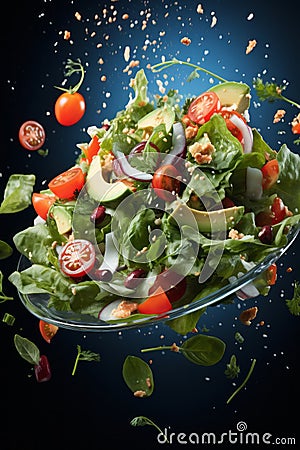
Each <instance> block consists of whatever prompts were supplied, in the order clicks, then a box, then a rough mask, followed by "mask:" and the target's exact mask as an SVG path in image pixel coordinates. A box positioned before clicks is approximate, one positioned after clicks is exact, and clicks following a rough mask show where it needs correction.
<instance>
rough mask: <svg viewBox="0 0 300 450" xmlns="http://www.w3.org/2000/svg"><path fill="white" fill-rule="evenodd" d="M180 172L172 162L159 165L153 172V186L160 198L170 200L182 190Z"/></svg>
mask: <svg viewBox="0 0 300 450" xmlns="http://www.w3.org/2000/svg"><path fill="white" fill-rule="evenodd" d="M178 176H179V172H178V170H177V169H176V168H175V167H174V166H172V165H171V164H166V165H164V166H161V167H159V168H158V169H157V170H156V171H155V172H154V174H153V178H152V182H151V183H152V187H153V189H154V192H155V193H156V195H157V196H158V197H159V198H162V199H163V200H165V201H167V202H170V201H172V200H174V198H175V194H178V193H179V191H180V185H181V183H180V180H179V179H178Z"/></svg>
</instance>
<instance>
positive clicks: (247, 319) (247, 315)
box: [239, 306, 258, 326]
mask: <svg viewBox="0 0 300 450" xmlns="http://www.w3.org/2000/svg"><path fill="white" fill-rule="evenodd" d="M257 312H258V308H257V306H253V307H252V308H248V309H245V310H244V311H242V312H241V314H240V316H239V319H240V321H241V322H242V323H243V324H244V325H248V326H249V325H251V321H252V320H253V319H255V317H256V314H257Z"/></svg>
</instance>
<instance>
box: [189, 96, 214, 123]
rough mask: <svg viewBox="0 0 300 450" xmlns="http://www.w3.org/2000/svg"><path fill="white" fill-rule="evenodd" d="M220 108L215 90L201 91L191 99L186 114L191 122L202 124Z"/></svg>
mask: <svg viewBox="0 0 300 450" xmlns="http://www.w3.org/2000/svg"><path fill="white" fill-rule="evenodd" d="M220 108H221V103H220V99H219V97H218V96H217V94H216V93H215V92H213V91H209V92H203V94H200V95H199V96H198V97H197V98H195V100H193V101H192V103H191V104H190V106H189V109H188V113H187V114H188V117H189V118H190V119H191V120H192V121H193V122H195V123H197V124H199V125H203V124H204V123H205V122H207V121H208V120H209V119H210V118H211V116H212V115H213V114H214V113H216V112H218V111H219V110H220Z"/></svg>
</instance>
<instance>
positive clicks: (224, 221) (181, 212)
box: [171, 203, 245, 233]
mask: <svg viewBox="0 0 300 450" xmlns="http://www.w3.org/2000/svg"><path fill="white" fill-rule="evenodd" d="M244 210H245V208H244V206H233V207H231V208H225V209H219V210H216V211H199V210H197V209H193V208H190V207H189V206H187V205H186V204H185V203H180V204H179V205H178V206H177V207H176V208H175V209H174V211H173V212H172V214H171V217H173V219H174V220H176V222H177V223H179V225H183V224H184V223H185V222H186V224H187V225H189V222H191V213H192V215H193V216H194V218H195V220H196V223H197V225H198V228H199V231H201V232H203V233H210V232H212V231H213V232H217V231H224V230H226V229H227V230H230V229H231V228H233V227H234V226H235V225H236V224H237V223H238V222H239V221H240V220H241V218H242V216H243V214H244ZM191 225H192V224H191Z"/></svg>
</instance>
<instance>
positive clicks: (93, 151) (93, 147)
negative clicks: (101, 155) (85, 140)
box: [84, 135, 100, 164]
mask: <svg viewBox="0 0 300 450" xmlns="http://www.w3.org/2000/svg"><path fill="white" fill-rule="evenodd" d="M99 149H100V143H99V139H98V136H97V135H95V136H94V137H93V138H92V139H91V141H90V143H89V145H88V147H87V149H86V150H85V151H84V154H85V157H86V159H87V161H88V163H89V164H90V163H91V162H92V159H93V156H95V155H97V153H98V152H99Z"/></svg>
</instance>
